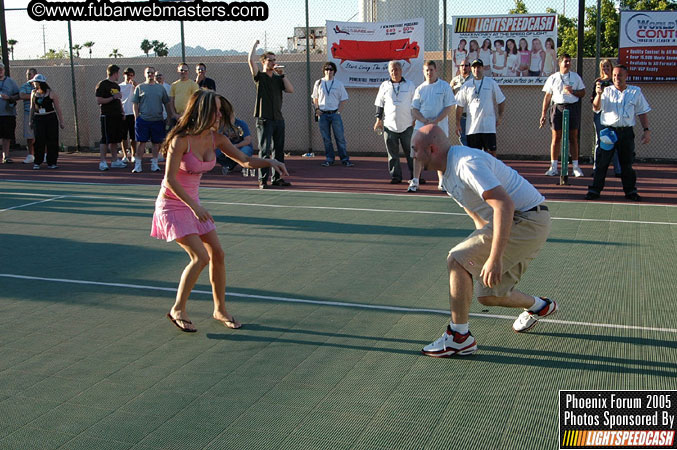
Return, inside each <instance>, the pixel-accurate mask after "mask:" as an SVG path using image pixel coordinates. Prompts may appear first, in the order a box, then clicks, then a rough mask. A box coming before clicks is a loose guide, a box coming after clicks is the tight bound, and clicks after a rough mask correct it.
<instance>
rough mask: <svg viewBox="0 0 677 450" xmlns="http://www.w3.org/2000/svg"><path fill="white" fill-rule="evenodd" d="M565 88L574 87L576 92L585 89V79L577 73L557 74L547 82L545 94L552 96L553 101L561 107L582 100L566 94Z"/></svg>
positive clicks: (544, 88)
mask: <svg viewBox="0 0 677 450" xmlns="http://www.w3.org/2000/svg"><path fill="white" fill-rule="evenodd" d="M564 86H572V87H573V90H574V91H580V90H581V89H585V84H583V79H581V77H580V76H579V75H578V74H577V73H576V72H572V71H569V72H567V73H565V74H562V73H561V72H555V73H553V74H552V75H550V76H549V77H548V79H547V80H545V84H544V85H543V92H545V93H546V94H552V101H553V102H554V103H557V104H558V105H561V104H563V103H576V102H577V101H579V100H580V99H579V98H578V97H576V96H575V95H573V94H565V93H564Z"/></svg>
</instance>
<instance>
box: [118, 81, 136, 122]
mask: <svg viewBox="0 0 677 450" xmlns="http://www.w3.org/2000/svg"><path fill="white" fill-rule="evenodd" d="M119 86H120V94H122V109H123V110H124V112H125V116H129V115H132V114H134V103H132V94H134V85H133V84H131V83H120V84H119Z"/></svg>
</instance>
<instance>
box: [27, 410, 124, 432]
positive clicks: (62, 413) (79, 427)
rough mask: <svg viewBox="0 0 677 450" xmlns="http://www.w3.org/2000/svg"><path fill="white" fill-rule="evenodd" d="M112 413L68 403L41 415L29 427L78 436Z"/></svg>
mask: <svg viewBox="0 0 677 450" xmlns="http://www.w3.org/2000/svg"><path fill="white" fill-rule="evenodd" d="M110 413H111V411H110V410H106V409H99V408H91V407H89V406H83V405H73V404H69V403H66V404H62V405H59V406H58V407H56V408H54V409H52V410H51V411H49V412H46V413H45V414H43V415H41V416H40V417H38V418H37V419H35V420H34V421H33V422H31V423H30V424H29V426H31V427H35V428H40V429H43V430H51V431H59V432H62V433H69V434H72V435H77V434H80V433H81V432H82V431H84V430H86V429H87V428H89V427H90V426H91V425H93V424H94V423H96V422H98V421H99V420H101V419H103V418H104V417H106V416H108V415H109V414H110Z"/></svg>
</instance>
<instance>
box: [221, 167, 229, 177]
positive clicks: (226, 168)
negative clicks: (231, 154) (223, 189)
mask: <svg viewBox="0 0 677 450" xmlns="http://www.w3.org/2000/svg"><path fill="white" fill-rule="evenodd" d="M229 173H230V169H229V168H228V166H221V174H222V175H228V174H229Z"/></svg>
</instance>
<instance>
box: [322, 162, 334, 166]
mask: <svg viewBox="0 0 677 450" xmlns="http://www.w3.org/2000/svg"><path fill="white" fill-rule="evenodd" d="M320 165H321V166H322V167H329V166H333V165H334V161H325V162H323V163H322V164H320Z"/></svg>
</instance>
